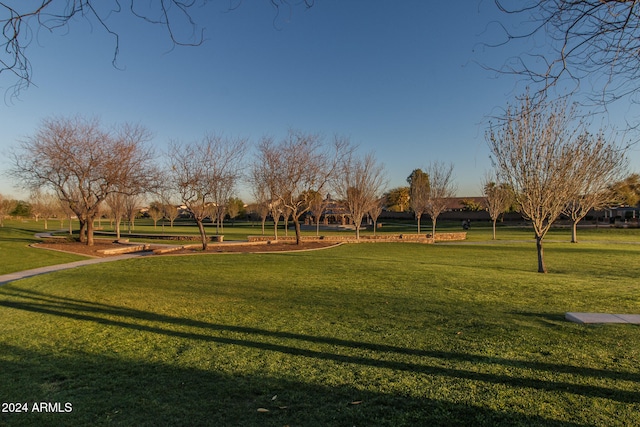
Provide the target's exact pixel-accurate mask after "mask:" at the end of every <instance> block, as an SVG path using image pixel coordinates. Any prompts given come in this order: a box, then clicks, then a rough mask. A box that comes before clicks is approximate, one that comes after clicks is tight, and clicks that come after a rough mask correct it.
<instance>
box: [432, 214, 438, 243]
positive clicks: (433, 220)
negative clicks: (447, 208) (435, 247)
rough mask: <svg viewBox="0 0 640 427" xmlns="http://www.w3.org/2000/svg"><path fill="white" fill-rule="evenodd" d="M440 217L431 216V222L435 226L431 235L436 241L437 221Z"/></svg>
mask: <svg viewBox="0 0 640 427" xmlns="http://www.w3.org/2000/svg"><path fill="white" fill-rule="evenodd" d="M437 220H438V218H431V222H433V226H432V227H431V237H433V242H434V243H435V241H436V221H437Z"/></svg>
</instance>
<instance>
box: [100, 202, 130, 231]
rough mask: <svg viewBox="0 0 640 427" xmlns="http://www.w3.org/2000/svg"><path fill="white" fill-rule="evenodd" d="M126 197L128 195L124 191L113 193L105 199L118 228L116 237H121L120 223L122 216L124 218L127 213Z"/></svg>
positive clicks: (116, 228)
mask: <svg viewBox="0 0 640 427" xmlns="http://www.w3.org/2000/svg"><path fill="white" fill-rule="evenodd" d="M126 197H127V196H126V195H124V194H122V193H111V194H109V195H108V196H107V198H106V199H105V203H106V204H107V206H109V209H110V210H111V216H112V218H113V222H114V226H115V230H116V239H120V224H121V223H122V218H124V215H125V203H124V202H125V198H126Z"/></svg>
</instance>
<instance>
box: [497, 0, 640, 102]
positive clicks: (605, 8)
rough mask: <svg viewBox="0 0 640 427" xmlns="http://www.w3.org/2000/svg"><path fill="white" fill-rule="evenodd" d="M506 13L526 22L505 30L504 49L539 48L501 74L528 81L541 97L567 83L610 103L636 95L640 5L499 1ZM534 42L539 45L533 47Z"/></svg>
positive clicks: (627, 1)
mask: <svg viewBox="0 0 640 427" xmlns="http://www.w3.org/2000/svg"><path fill="white" fill-rule="evenodd" d="M495 3H496V4H497V6H498V7H499V8H500V10H502V11H503V12H505V13H507V14H509V15H512V16H514V15H515V17H517V18H520V19H521V25H520V26H519V27H518V28H517V29H511V28H507V27H506V26H503V29H504V31H505V34H506V37H507V39H506V41H505V42H504V43H505V44H511V45H513V44H517V43H518V41H527V42H530V44H529V45H528V46H530V45H535V47H534V49H533V50H530V49H529V48H527V50H526V51H523V52H522V55H520V56H518V57H516V58H511V59H510V60H509V61H508V63H507V64H506V65H505V66H504V68H503V69H502V70H501V71H503V72H507V73H513V74H516V75H521V76H524V77H526V78H527V79H528V80H529V81H530V82H532V83H534V84H535V85H536V86H535V87H536V89H540V92H539V93H543V92H545V91H546V90H547V89H548V88H550V87H552V86H557V85H558V84H559V83H561V82H563V81H572V82H573V89H571V90H572V91H576V90H578V89H581V90H583V91H585V92H586V93H588V94H590V95H591V98H592V101H595V102H598V103H604V104H606V103H608V102H611V101H613V100H615V99H618V98H620V97H624V96H627V95H637V91H638V89H640V86H639V85H638V78H639V77H640V66H639V65H640V61H639V58H640V57H639V56H638V51H639V50H640V19H639V18H640V1H638V0H580V1H576V0H528V1H522V0H495ZM532 40H535V42H532Z"/></svg>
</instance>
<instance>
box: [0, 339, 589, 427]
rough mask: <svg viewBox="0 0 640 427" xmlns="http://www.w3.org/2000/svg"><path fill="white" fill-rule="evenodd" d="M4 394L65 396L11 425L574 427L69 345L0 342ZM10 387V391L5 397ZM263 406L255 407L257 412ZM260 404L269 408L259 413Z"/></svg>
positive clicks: (17, 416)
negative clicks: (36, 347) (40, 347)
mask: <svg viewBox="0 0 640 427" xmlns="http://www.w3.org/2000/svg"><path fill="white" fill-rule="evenodd" d="M0 354H2V359H4V360H3V369H2V372H1V373H0V378H1V379H2V382H3V383H4V384H10V388H9V387H5V388H4V391H3V392H0V397H1V398H2V401H3V402H25V403H28V405H29V407H30V408H31V407H32V405H33V403H36V402H59V403H60V404H61V407H63V408H64V407H65V404H66V403H67V402H68V403H70V404H71V405H72V406H71V407H72V411H71V412H58V413H40V412H33V411H30V412H28V413H11V414H2V418H0V424H2V425H4V424H6V425H11V426H42V425H57V426H79V425H91V426H100V425H117V426H132V425H135V426H183V425H185V426H186V425H188V426H236V425H238V426H278V427H280V426H283V425H303V426H354V425H367V426H390V427H391V426H393V427H398V426H416V425H429V426H466V425H474V426H499V425H504V426H518V425H522V426H531V425H545V426H552V427H575V426H579V425H580V424H575V423H570V422H562V421H556V420H552V419H548V418H545V417H544V416H543V415H539V416H526V415H523V414H520V413H517V412H513V411H509V410H501V411H497V410H491V409H487V408H482V407H474V406H469V405H465V404H459V403H453V402H447V401H445V400H436V399H419V398H411V397H406V396H396V395H389V394H383V393H375V392H371V391H362V390H358V389H356V388H353V387H349V386H338V387H327V386H322V385H317V384H310V383H305V382H304V381H290V380H285V379H280V378H273V377H268V376H260V375H244V376H233V375H226V374H222V373H219V372H214V371H203V370H198V369H191V368H181V367H176V366H170V365H166V364H156V363H151V362H138V361H128V360H122V359H118V358H114V357H108V356H104V355H89V354H84V353H80V352H78V353H75V354H72V355H67V356H65V357H60V356H55V357H54V356H52V355H50V354H48V353H46V352H38V351H33V350H26V349H22V348H18V347H15V346H11V345H7V344H4V345H0ZM7 390H12V393H13V395H7ZM259 409H261V410H259ZM264 410H266V411H264Z"/></svg>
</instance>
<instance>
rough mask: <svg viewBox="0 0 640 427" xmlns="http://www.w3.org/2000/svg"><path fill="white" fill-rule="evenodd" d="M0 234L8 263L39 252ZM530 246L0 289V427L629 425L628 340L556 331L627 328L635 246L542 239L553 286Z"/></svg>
mask: <svg viewBox="0 0 640 427" xmlns="http://www.w3.org/2000/svg"><path fill="white" fill-rule="evenodd" d="M3 233H4V234H3ZM8 233H15V231H10V232H8ZM8 233H7V231H6V230H1V229H0V238H1V240H0V241H1V242H2V244H3V245H5V246H3V247H4V248H6V247H13V248H14V249H13V250H14V251H19V250H23V251H25V252H32V251H35V249H30V248H25V247H24V245H22V246H19V245H18V244H17V243H12V239H14V238H16V236H15V234H11V235H9V236H8V235H7V234H8ZM556 233H557V234H556ZM565 233H567V234H565ZM225 234H226V231H225ZM530 234H531V233H530V232H529V231H527V230H518V229H501V230H499V232H498V238H499V239H502V240H501V241H499V242H498V244H494V243H492V242H486V243H485V242H483V241H482V240H484V239H488V238H489V237H490V230H489V229H488V228H486V229H485V228H474V229H472V230H471V231H470V234H469V240H470V243H471V244H464V245H420V244H406V243H405V244H387V243H384V244H361V245H343V246H340V247H338V248H333V249H329V250H323V251H316V252H304V253H289V254H239V255H234V254H219V255H195V256H180V257H147V258H142V259H136V260H129V261H120V262H117V263H107V264H100V265H94V266H88V267H83V268H79V269H74V270H66V271H62V272H58V273H54V274H50V275H45V276H39V277H34V278H30V279H25V280H21V281H17V282H14V283H11V284H7V285H4V286H1V287H0V324H2V334H0V384H2V386H1V387H0V402H4V403H7V404H8V403H27V407H28V409H29V412H28V413H6V412H3V413H1V415H0V425H11V426H13V425H28V426H42V425H69V426H72V425H73V426H77V425H118V426H120V425H122V426H131V425H136V426H139V425H140V426H146V425H148V426H158V425H167V426H174V425H212V426H227V425H229V426H236V425H238V426H284V425H290V426H325V425H326V426H354V425H356V426H403V425H406V426H410V425H411V426H413V425H465V426H467V425H486V426H494V425H504V426H512V425H549V426H612V425H619V426H630V425H640V403H639V402H640V346H639V344H640V328H639V327H638V326H633V325H577V324H573V323H570V322H567V321H565V320H564V313H565V312H567V311H598V312H612V313H640V290H639V289H638V277H640V261H639V260H640V244H633V243H634V242H635V243H638V242H640V232H639V231H638V230H584V233H583V234H582V236H583V241H584V242H583V243H579V244H577V245H572V244H570V243H567V242H568V239H569V236H568V230H564V231H562V230H559V231H557V232H556V231H554V232H553V233H552V234H551V235H550V236H549V242H548V243H547V245H546V256H547V265H548V267H549V271H550V273H549V274H547V275H541V274H538V273H536V272H535V270H536V258H535V247H534V245H533V244H532V243H529V242H513V243H511V241H512V240H513V241H516V240H522V239H523V238H526V239H529V238H530V237H531V236H530ZM579 236H580V234H579ZM22 237H24V236H22ZM24 238H25V239H27V240H28V238H27V237H24ZM614 241H620V242H622V243H612V242H614ZM12 244H14V245H15V246H11V245H12ZM15 248H22V249H15ZM38 253H39V252H38ZM42 256H44V255H42ZM47 256H48V255H47ZM38 402H51V403H55V402H58V403H59V404H60V406H59V409H61V410H63V411H64V410H65V409H68V408H71V409H72V411H71V412H58V413H38V412H33V411H32V409H33V404H34V403H38ZM66 403H69V404H70V406H66V407H65V404H66ZM15 407H16V406H15V405H14V406H13V408H15ZM6 408H7V409H8V408H9V406H8V405H6ZM57 408H58V407H54V409H57Z"/></svg>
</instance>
